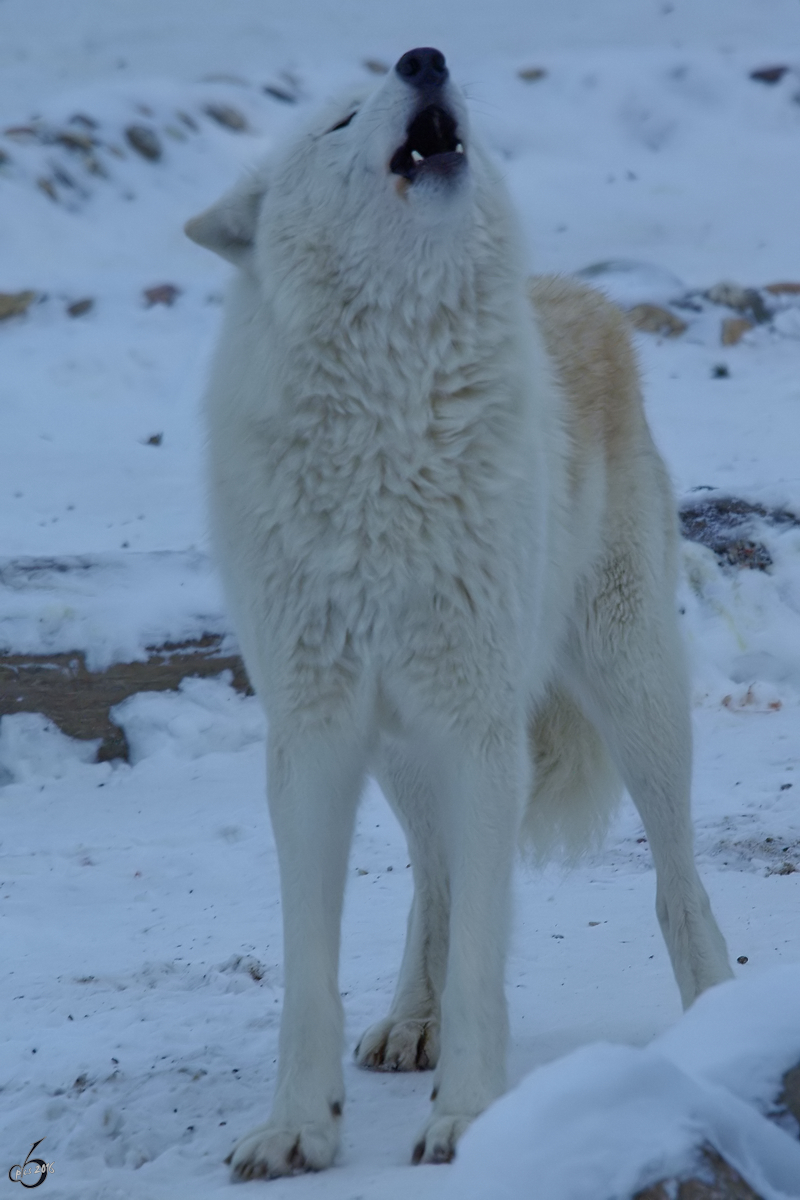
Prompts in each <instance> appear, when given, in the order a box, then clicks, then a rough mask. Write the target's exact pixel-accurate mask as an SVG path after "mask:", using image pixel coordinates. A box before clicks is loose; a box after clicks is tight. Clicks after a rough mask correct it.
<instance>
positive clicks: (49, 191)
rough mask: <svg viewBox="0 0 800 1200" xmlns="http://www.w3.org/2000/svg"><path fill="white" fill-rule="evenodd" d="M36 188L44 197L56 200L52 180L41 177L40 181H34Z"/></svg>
mask: <svg viewBox="0 0 800 1200" xmlns="http://www.w3.org/2000/svg"><path fill="white" fill-rule="evenodd" d="M36 186H37V187H38V188H39V189H40V190H41V191H43V192H44V194H45V195H46V196H49V197H50V199H51V200H58V192H57V191H56V185H55V184H54V183H53V181H52V179H48V178H47V177H46V176H44V175H43V176H42V178H41V179H37V180H36Z"/></svg>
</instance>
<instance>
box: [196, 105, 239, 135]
mask: <svg viewBox="0 0 800 1200" xmlns="http://www.w3.org/2000/svg"><path fill="white" fill-rule="evenodd" d="M205 112H206V115H207V116H209V117H211V119H212V120H213V121H216V122H217V124H218V125H224V126H225V128H226V129H232V130H233V131H234V132H235V133H243V132H244V130H245V129H247V120H246V119H245V117H244V116H243V115H242V114H241V113H240V112H239V110H238V108H232V107H231V106H230V105H229V104H207V105H206V108H205Z"/></svg>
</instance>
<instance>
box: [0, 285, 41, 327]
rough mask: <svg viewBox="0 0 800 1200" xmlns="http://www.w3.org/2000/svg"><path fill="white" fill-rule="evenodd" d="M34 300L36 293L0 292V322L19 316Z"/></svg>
mask: <svg viewBox="0 0 800 1200" xmlns="http://www.w3.org/2000/svg"><path fill="white" fill-rule="evenodd" d="M35 299H36V292H0V321H5V320H6V318H7V317H19V316H21V315H22V313H24V312H27V311H28V309H29V308H30V306H31V305H32V304H33V302H34V300H35Z"/></svg>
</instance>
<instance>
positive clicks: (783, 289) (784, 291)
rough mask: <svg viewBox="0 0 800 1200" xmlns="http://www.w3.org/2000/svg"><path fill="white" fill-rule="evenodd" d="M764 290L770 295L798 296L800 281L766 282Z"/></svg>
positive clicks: (799, 294) (799, 293)
mask: <svg viewBox="0 0 800 1200" xmlns="http://www.w3.org/2000/svg"><path fill="white" fill-rule="evenodd" d="M764 291H765V292H769V294H770V295H771V296H800V283H793V282H789V281H784V282H780V283H768V284H767V285H766V287H765V288H764Z"/></svg>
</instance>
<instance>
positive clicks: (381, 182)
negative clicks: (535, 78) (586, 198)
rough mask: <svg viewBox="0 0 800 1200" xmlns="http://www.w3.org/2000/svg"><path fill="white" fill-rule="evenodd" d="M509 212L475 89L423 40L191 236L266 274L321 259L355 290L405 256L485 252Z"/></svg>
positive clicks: (343, 101) (322, 268) (204, 218)
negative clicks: (474, 105)
mask: <svg viewBox="0 0 800 1200" xmlns="http://www.w3.org/2000/svg"><path fill="white" fill-rule="evenodd" d="M500 210H502V217H503V218H506V217H507V205H506V199H505V194H504V189H503V187H502V185H501V184H500V181H499V179H498V177H497V173H496V171H495V169H494V168H493V166H492V165H491V163H490V161H489V160H488V159H487V157H486V156H485V155H484V154H483V153H482V152H481V149H480V147H479V146H478V144H477V143H476V142H475V140H474V138H473V136H472V134H471V132H470V128H469V122H468V116H467V110H466V105H465V102H464V97H463V95H462V93H461V91H460V89H459V88H458V87H456V86H455V85H454V84H453V82H452V80H451V78H450V73H449V71H448V68H447V65H446V63H445V59H444V56H443V55H442V54H441V53H440V51H438V50H434V49H431V48H421V49H416V50H409V51H408V53H407V54H404V55H403V56H402V58H401V59H400V60H399V61H398V62H397V64H396V66H395V67H394V69H393V70H392V71H391V72H390V73H389V74H388V75H387V77H386V79H385V80H384V81H383V82H382V84H381V85H380V86H379V87H378V88H377V89H376V90H375V91H373V92H372V93H371V94H368V95H366V96H365V95H363V94H350V95H347V96H344V97H342V98H340V100H339V101H338V102H337V103H335V104H334V105H331V106H329V107H328V109H327V110H326V111H324V112H323V113H322V114H320V115H318V116H317V117H316V118H315V119H314V121H313V122H311V123H310V124H309V125H308V126H307V127H306V129H305V130H304V131H302V132H301V133H300V134H299V136H297V137H296V138H295V139H294V140H293V141H292V142H290V143H289V145H288V146H286V147H285V148H284V149H283V150H282V151H280V152H279V153H278V154H276V155H275V156H274V157H273V158H272V159H271V160H270V161H268V162H267V163H266V164H264V166H263V167H262V168H260V169H259V170H257V171H256V172H254V173H252V174H251V175H250V177H248V178H246V179H245V180H244V181H242V182H241V183H240V184H238V185H237V186H236V187H235V188H234V189H233V190H232V191H231V192H229V193H228V194H227V195H225V196H223V197H222V199H221V200H220V201H219V202H218V203H217V204H215V205H214V206H213V207H212V208H210V209H208V210H207V211H206V212H204V213H201V214H200V216H198V217H195V218H193V220H191V221H189V222H188V223H187V226H186V232H187V233H188V235H189V237H191V238H193V239H194V240H195V241H196V242H199V243H200V244H201V245H203V246H206V247H208V249H210V250H214V251H215V252H216V253H218V254H221V255H222V256H223V257H225V258H227V259H229V260H230V261H232V262H234V263H236V264H237V265H238V266H240V267H243V268H245V269H247V268H248V267H249V266H251V265H252V266H254V267H255V270H256V274H257V276H258V277H259V278H260V279H261V280H264V279H265V278H267V277H268V276H269V275H273V277H274V276H275V274H276V273H277V275H278V276H282V277H283V278H284V279H285V278H286V277H287V275H289V274H291V273H293V272H295V271H297V270H300V271H301V272H304V269H305V268H304V264H305V263H306V260H307V259H308V257H309V256H311V257H313V262H314V264H315V268H314V269H315V271H316V272H317V273H319V272H322V273H324V274H325V276H326V279H327V281H328V282H330V280H331V277H332V275H335V276H336V277H337V279H338V280H339V281H340V282H341V283H342V284H344V285H345V286H347V283H348V281H349V282H350V283H351V284H356V282H357V280H358V278H359V276H361V277H362V279H365V278H366V276H367V275H368V274H369V275H371V276H372V277H374V276H375V273H376V272H378V273H380V272H381V271H383V270H391V271H393V272H394V273H397V271H398V265H399V264H402V263H406V264H407V265H409V266H410V265H411V264H412V262H415V261H416V263H417V268H419V265H420V263H421V262H423V261H427V265H428V267H429V268H430V269H431V270H435V261H440V262H443V263H444V262H445V261H446V260H447V259H448V258H449V257H451V255H450V254H449V253H448V251H452V250H453V249H457V250H458V251H459V256H460V257H462V258H463V256H464V254H465V253H466V254H469V253H474V247H473V246H472V245H471V244H470V243H473V242H475V241H477V242H479V243H480V242H484V243H485V241H486V239H487V237H488V239H489V240H491V232H490V231H491V228H492V225H493V223H495V222H496V218H498V217H500V216H501V212H500ZM500 224H501V225H503V226H504V227H505V228H506V229H507V228H508V222H507V220H506V219H502V220H501V221H500ZM481 231H482V232H483V236H481ZM476 235H477V237H476ZM312 250H313V255H312V254H311V252H312Z"/></svg>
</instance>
